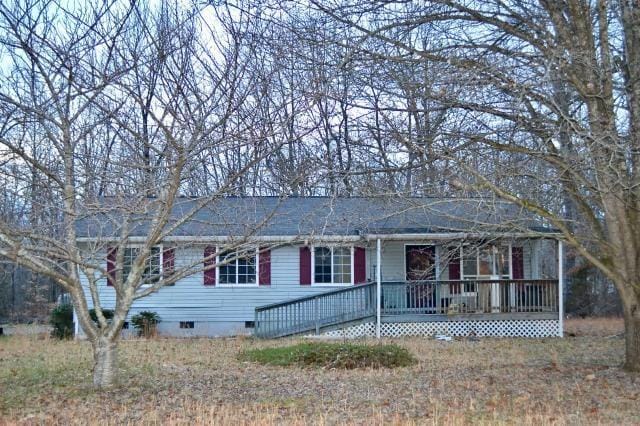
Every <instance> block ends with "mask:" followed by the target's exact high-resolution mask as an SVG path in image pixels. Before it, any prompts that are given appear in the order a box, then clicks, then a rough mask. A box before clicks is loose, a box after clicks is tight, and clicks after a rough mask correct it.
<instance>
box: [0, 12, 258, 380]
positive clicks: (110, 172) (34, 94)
mask: <svg viewBox="0 0 640 426" xmlns="http://www.w3.org/2000/svg"><path fill="white" fill-rule="evenodd" d="M245 18H246V17H241V18H238V17H237V16H235V15H232V14H231V13H230V12H229V10H226V9H225V8H218V9H215V8H207V9H205V10H202V9H198V8H188V7H184V6H180V5H178V4H177V3H176V4H171V3H163V4H162V6H161V7H160V9H159V10H154V9H149V10H142V9H140V8H139V7H138V5H137V3H131V4H127V5H118V4H106V3H105V4H101V5H99V6H95V7H92V6H88V5H77V4H73V5H70V4H67V3H66V2H40V1H37V0H36V1H33V2H14V3H3V4H2V5H0V31H1V33H2V34H3V35H2V37H1V38H0V49H1V50H2V56H3V63H2V68H1V69H0V126H1V127H0V147H1V156H2V158H3V164H2V167H1V168H0V173H1V175H2V179H3V180H4V181H7V182H11V183H12V185H10V186H8V187H7V188H8V189H9V190H10V191H12V192H11V195H12V196H13V197H16V198H17V199H19V200H21V202H22V203H24V205H28V206H30V208H29V211H34V210H36V209H38V211H39V212H45V213H46V214H45V213H38V214H37V215H30V216H28V215H23V216H22V218H21V219H20V220H15V218H11V219H12V220H9V219H10V218H7V217H6V216H5V217H3V218H2V220H1V221H0V255H1V256H2V257H4V258H6V259H8V260H10V261H12V262H14V263H16V264H18V265H22V266H25V267H27V268H29V269H31V270H32V271H34V272H36V273H38V274H42V275H44V276H47V277H50V278H51V279H54V280H55V281H56V282H57V283H58V284H59V285H61V286H62V287H63V288H64V289H65V290H66V291H68V292H69V293H70V295H71V298H72V300H73V305H74V308H75V311H76V313H77V317H78V320H79V323H80V325H81V326H82V329H83V331H84V333H85V335H86V336H87V338H88V339H89V340H90V342H91V344H92V347H93V353H94V360H95V363H94V370H93V381H94V384H95V385H96V386H97V387H105V386H109V385H111V384H112V383H113V382H114V380H115V379H116V367H117V341H118V336H119V334H120V330H121V328H122V326H123V324H124V321H125V318H126V316H127V313H128V311H129V309H130V307H131V305H132V304H133V303H134V301H136V300H138V299H140V298H143V297H146V296H147V295H149V294H151V293H153V292H155V291H158V290H160V289H161V288H162V287H164V286H166V285H170V284H172V283H174V282H175V281H176V280H178V279H180V278H182V277H184V276H186V275H187V274H191V273H194V272H195V271H197V270H200V271H201V270H202V269H203V268H204V265H205V264H207V265H208V266H207V267H208V268H210V267H211V265H210V261H211V259H207V258H204V259H203V258H198V259H194V260H193V262H191V264H189V265H188V266H184V267H182V268H177V267H176V268H174V267H173V265H167V267H166V268H164V270H163V272H162V274H158V273H156V272H157V271H158V270H157V269H156V268H157V266H158V265H157V262H156V263H154V262H155V260H154V259H157V247H158V245H159V244H160V243H161V242H162V241H163V240H164V239H165V238H166V236H167V235H170V234H171V233H172V232H173V231H174V230H175V229H176V228H178V227H179V226H181V225H182V224H183V223H185V222H186V221H188V220H190V218H192V216H193V215H194V214H196V213H197V212H198V211H199V210H200V209H202V208H204V207H207V208H211V205H212V204H213V205H215V199H216V197H219V196H221V195H224V194H226V193H229V192H230V191H233V190H234V189H236V188H237V186H236V185H237V183H238V181H241V180H242V179H243V178H244V177H245V176H246V175H247V174H249V173H250V171H251V170H252V168H253V167H254V166H255V165H256V164H258V163H261V162H263V161H264V159H265V157H267V156H268V154H269V152H270V145H268V144H267V143H266V142H265V140H254V139H251V138H250V137H249V135H251V132H250V130H252V124H253V123H252V122H251V121H250V120H243V119H242V116H243V112H245V111H244V110H243V105H244V104H245V103H246V102H247V99H248V93H249V88H250V87H252V85H253V81H252V75H251V73H250V72H249V68H247V67H246V66H245V65H244V64H245V63H246V62H245V61H243V59H242V58H243V55H246V54H247V52H249V51H250V50H251V49H252V46H251V45H250V44H251V43H252V40H251V39H250V38H248V37H246V35H247V34H249V33H250V31H249V30H250V29H251V25H252V21H251V20H249V19H245ZM212 21H213V22H212ZM229 152H235V153H239V154H240V155H241V156H242V161H241V162H239V163H237V164H234V165H233V166H230V167H229V168H228V170H226V171H224V172H223V173H222V174H221V176H220V178H219V180H218V181H217V182H216V184H215V185H214V186H212V187H211V188H210V190H209V191H208V192H207V194H206V196H204V197H202V198H200V199H199V201H198V202H197V203H193V204H190V205H189V209H187V210H184V208H181V209H179V213H176V211H175V209H176V207H177V204H176V203H177V200H179V197H180V195H181V194H183V193H184V190H185V188H189V187H193V186H194V185H195V184H194V183H193V182H197V181H200V182H202V178H203V176H202V174H200V173H197V171H198V170H202V169H201V164H202V160H203V158H205V157H208V158H209V159H210V160H208V161H209V163H208V164H207V167H214V168H215V167H217V164H216V162H217V161H219V159H222V158H224V156H225V155H226V154H228V153H229ZM212 162H213V164H212ZM189 181H191V184H190V185H189V184H187V183H188V182H189ZM36 194H38V195H37V196H36ZM105 195H110V196H109V197H107V198H104V196H105ZM150 195H153V196H152V197H150ZM95 220H98V222H95ZM83 221H84V222H86V221H89V223H93V224H95V226H92V227H91V228H90V229H91V236H92V237H93V238H91V239H90V241H89V240H85V241H83V240H82V239H81V238H78V228H77V227H78V224H79V223H82V222H83ZM140 226H143V227H144V232H143V233H142V234H140V232H139V229H140ZM256 226H258V225H256ZM245 232H247V233H250V232H251V230H247V231H245ZM132 241H135V243H136V244H137V247H136V249H135V250H133V251H132V250H126V248H127V247H128V246H129V245H130V244H131V243H132ZM242 244H243V240H242V239H241V238H240V239H238V240H237V241H235V242H234V243H233V244H232V247H241V246H242ZM237 251H238V253H241V250H239V249H238V250H237ZM210 257H212V256H210ZM105 258H107V259H108V260H107V262H105ZM207 262H208V263H207ZM110 268H111V269H112V270H110ZM107 279H108V280H110V282H111V283H112V284H113V290H114V291H113V293H112V296H113V297H115V311H114V317H113V319H112V320H110V321H108V320H107V318H106V317H105V315H104V314H103V310H102V306H103V300H102V298H103V294H102V293H101V291H100V289H99V286H100V285H103V283H104V282H106V281H105V280H107ZM89 302H91V303H90V304H91V305H92V306H93V307H94V308H95V312H96V316H97V322H94V321H93V320H92V319H91V317H90V314H89V306H90V305H89Z"/></svg>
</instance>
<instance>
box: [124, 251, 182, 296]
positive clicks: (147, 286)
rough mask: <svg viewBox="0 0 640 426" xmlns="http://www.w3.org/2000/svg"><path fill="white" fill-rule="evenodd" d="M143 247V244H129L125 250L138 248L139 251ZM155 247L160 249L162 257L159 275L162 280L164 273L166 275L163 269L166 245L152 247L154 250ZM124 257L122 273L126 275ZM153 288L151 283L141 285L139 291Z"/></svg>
mask: <svg viewBox="0 0 640 426" xmlns="http://www.w3.org/2000/svg"><path fill="white" fill-rule="evenodd" d="M142 247H144V245H143V244H127V245H126V246H124V248H123V250H126V249H128V248H137V249H139V248H142ZM154 247H158V249H159V250H160V251H159V252H158V254H159V255H160V274H159V275H160V279H162V276H163V273H164V270H163V268H164V245H163V244H157V245H154V246H151V248H152V249H153V248H154ZM122 256H123V257H122V273H123V274H124V253H122ZM174 262H175V259H174ZM123 278H124V277H123ZM125 280H126V279H125ZM151 286H153V284H151V283H148V284H141V285H140V287H139V289H145V288H149V287H151Z"/></svg>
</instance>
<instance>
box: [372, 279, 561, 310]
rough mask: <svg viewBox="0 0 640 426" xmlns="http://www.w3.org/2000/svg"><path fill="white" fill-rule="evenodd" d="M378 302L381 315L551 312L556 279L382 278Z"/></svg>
mask: <svg viewBox="0 0 640 426" xmlns="http://www.w3.org/2000/svg"><path fill="white" fill-rule="evenodd" d="M381 304H382V314H383V315H404V314H448V315H454V314H496V313H505V314H506V313H514V314H515V313H534V312H541V313H554V312H558V281H557V280H495V281H494V280H464V281H417V282H416V281H401V282H383V283H382V303H381Z"/></svg>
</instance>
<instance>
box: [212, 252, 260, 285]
mask: <svg viewBox="0 0 640 426" xmlns="http://www.w3.org/2000/svg"><path fill="white" fill-rule="evenodd" d="M218 262H220V263H224V264H223V265H220V268H219V277H220V284H256V283H257V282H258V276H257V270H256V254H253V255H251V256H246V257H242V256H239V255H238V253H236V252H235V251H232V252H226V253H223V254H221V255H220V256H219V257H218ZM225 262H226V263H225Z"/></svg>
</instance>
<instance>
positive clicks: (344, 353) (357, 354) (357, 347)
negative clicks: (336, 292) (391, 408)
mask: <svg viewBox="0 0 640 426" xmlns="http://www.w3.org/2000/svg"><path fill="white" fill-rule="evenodd" d="M240 360H241V361H253V362H258V363H260V364H267V365H278V366H281V367H286V366H296V367H324V368H343V369H353V368H396V367H408V366H410V365H413V364H415V362H416V360H415V358H414V357H413V356H412V355H411V353H409V351H408V350H407V349H406V348H403V347H402V346H398V345H395V344H387V345H380V344H375V345H371V344H363V343H326V342H309V343H307V342H305V343H298V344H296V345H292V346H280V347H272V348H261V349H251V350H247V351H244V352H242V354H241V355H240Z"/></svg>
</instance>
